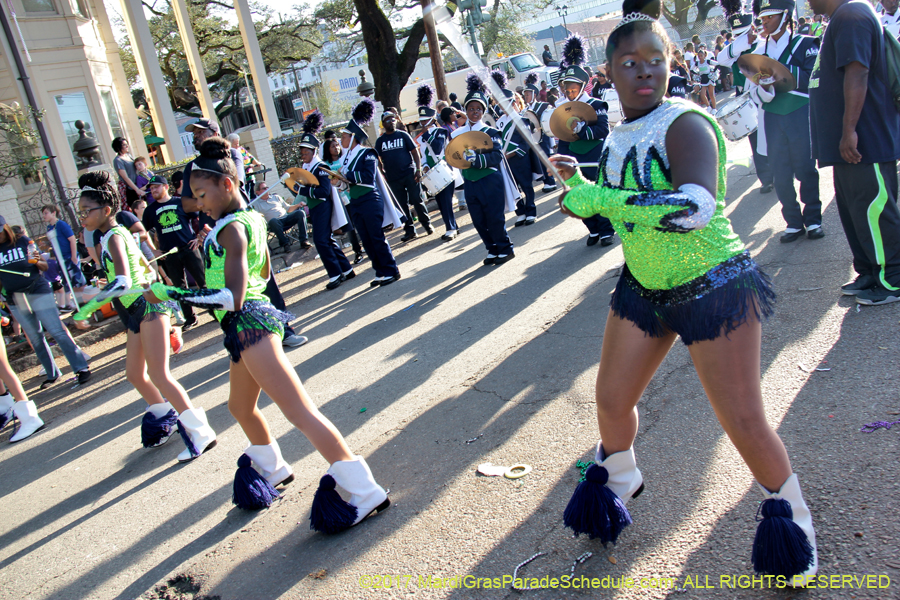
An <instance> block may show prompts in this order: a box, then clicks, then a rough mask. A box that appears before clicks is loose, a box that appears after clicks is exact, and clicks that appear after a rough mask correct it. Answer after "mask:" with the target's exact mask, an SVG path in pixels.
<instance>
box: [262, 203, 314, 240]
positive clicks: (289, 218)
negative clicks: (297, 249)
mask: <svg viewBox="0 0 900 600" xmlns="http://www.w3.org/2000/svg"><path fill="white" fill-rule="evenodd" d="M295 225H298V227H297V238H298V239H299V240H300V241H301V242H305V241H307V239H308V238H309V233H307V231H306V213H305V212H303V209H302V208H298V209H297V210H295V211H294V212H290V213H288V214H286V215H284V216H283V217H279V218H276V219H272V220H271V221H269V231H271V232H272V233H274V234H275V236H276V237H277V238H278V241H279V242H280V243H281V245H282V246H287V245H289V244H290V243H291V240H290V239H289V238H288V237H287V236H286V235H284V232H285V231H288V230H290V228H291V227H294V226H295Z"/></svg>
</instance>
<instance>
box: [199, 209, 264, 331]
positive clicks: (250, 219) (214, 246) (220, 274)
mask: <svg viewBox="0 0 900 600" xmlns="http://www.w3.org/2000/svg"><path fill="white" fill-rule="evenodd" d="M235 221H236V222H238V223H240V224H241V225H243V226H244V229H245V230H246V235H247V272H248V274H249V278H248V280H247V293H246V295H245V296H244V300H245V301H246V300H263V301H265V302H268V301H269V299H268V298H267V297H266V295H265V290H266V282H267V281H268V279H267V278H265V277H263V269H264V268H265V266H266V256H267V255H266V249H267V243H266V239H267V237H268V229H267V227H266V220H265V218H264V217H263V216H262V215H261V214H260V213H258V212H256V211H255V210H250V209H246V210H240V211H237V212H234V213H231V214H230V215H226V216H224V217H222V218H221V219H219V220H218V221H217V222H216V226H215V228H213V230H212V231H211V232H209V235H208V236H207V238H206V244H205V246H204V248H203V250H204V253H205V254H206V287H207V288H209V289H221V288H224V287H225V248H223V247H222V246H220V245H219V240H218V236H219V232H221V231H222V229H224V228H225V226H226V225H228V224H229V223H232V222H235ZM225 313H226V311H224V310H217V311H215V315H216V319H218V320H219V321H221V320H222V317H224V316H225Z"/></svg>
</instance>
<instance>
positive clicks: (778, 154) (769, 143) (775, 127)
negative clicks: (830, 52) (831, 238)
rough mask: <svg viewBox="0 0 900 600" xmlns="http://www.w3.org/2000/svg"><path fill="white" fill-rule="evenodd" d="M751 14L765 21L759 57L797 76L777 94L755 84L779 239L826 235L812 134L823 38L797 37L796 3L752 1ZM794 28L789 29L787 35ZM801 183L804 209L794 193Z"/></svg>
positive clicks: (761, 147)
mask: <svg viewBox="0 0 900 600" xmlns="http://www.w3.org/2000/svg"><path fill="white" fill-rule="evenodd" d="M753 12H754V13H755V14H756V15H757V16H759V17H760V18H761V19H762V23H763V30H764V33H765V35H766V36H767V37H766V41H765V43H762V42H761V43H759V44H757V46H756V50H754V53H755V54H762V55H764V56H768V57H770V58H774V59H775V60H777V61H778V62H780V63H782V64H783V65H785V66H786V67H787V68H788V69H789V70H790V72H791V74H793V76H794V79H795V80H796V82H797V87H796V88H795V89H794V90H791V91H790V92H776V91H775V89H774V88H773V87H772V85H771V84H766V83H765V81H761V82H760V83H761V84H762V85H756V86H753V88H752V89H751V91H750V94H751V96H753V97H754V98H755V99H756V100H759V103H760V104H761V105H762V108H763V111H765V119H764V122H765V126H764V127H763V126H761V129H762V132H761V133H764V135H759V136H757V142H758V144H759V147H758V149H759V152H760V153H761V154H765V155H766V156H768V158H769V164H770V165H771V166H772V172H773V175H774V182H775V194H776V195H777V196H778V200H779V201H780V202H781V214H782V216H783V217H784V220H785V222H786V223H787V227H786V228H785V230H784V234H782V236H781V238H780V241H781V242H783V243H790V242H793V241H795V240H797V239H799V238H801V237H803V234H804V231H805V232H806V237H808V238H809V239H811V240H816V239H820V238H823V237H825V231H824V230H823V229H822V201H821V200H820V198H819V171H818V170H816V161H815V160H813V158H812V149H811V146H810V144H811V142H810V133H809V93H808V92H809V76H810V73H812V69H813V66H814V65H815V63H816V57H817V56H818V54H819V40H817V39H815V38H814V37H810V36H805V35H795V34H794V20H793V17H792V15H793V12H794V0H754V3H753ZM789 30H790V31H789ZM795 177H796V178H797V179H798V180H799V181H800V201H801V202H803V209H802V211H801V209H800V205H799V204H798V203H797V192H796V190H795V189H794V178H795Z"/></svg>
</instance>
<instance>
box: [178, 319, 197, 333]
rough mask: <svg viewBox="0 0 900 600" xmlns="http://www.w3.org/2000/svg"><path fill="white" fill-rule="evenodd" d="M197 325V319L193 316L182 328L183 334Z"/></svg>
mask: <svg viewBox="0 0 900 600" xmlns="http://www.w3.org/2000/svg"><path fill="white" fill-rule="evenodd" d="M196 324H197V317H194V316H192V317H190V318H188V319H187V320H185V322H184V325H182V326H181V331H182V332H184V331H187V330H188V329H190V328H191V327H193V326H194V325H196Z"/></svg>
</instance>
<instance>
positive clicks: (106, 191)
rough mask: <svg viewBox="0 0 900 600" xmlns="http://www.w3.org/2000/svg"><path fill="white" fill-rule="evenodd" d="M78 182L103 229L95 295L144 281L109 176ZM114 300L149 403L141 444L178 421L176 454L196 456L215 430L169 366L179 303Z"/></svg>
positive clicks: (160, 439)
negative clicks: (102, 279)
mask: <svg viewBox="0 0 900 600" xmlns="http://www.w3.org/2000/svg"><path fill="white" fill-rule="evenodd" d="M78 185H79V187H80V188H81V198H80V199H79V206H80V208H81V211H80V217H81V223H82V225H83V226H84V227H85V228H86V229H92V230H99V231H100V232H101V233H102V234H103V237H102V238H101V240H100V246H101V264H102V267H103V269H104V271H106V278H107V281H109V284H108V285H107V286H106V287H105V288H104V290H103V292H104V293H102V294H101V295H100V296H99V297H101V298H102V297H103V296H105V295H106V294H108V293H110V292H120V291H122V290H129V289H132V288H133V287H137V286H146V285H148V284H149V283H150V280H149V274H150V273H151V271H150V270H149V268H147V267H145V266H144V265H143V264H141V259H142V258H143V255H142V253H141V250H140V248H138V246H137V244H136V243H135V241H134V237H132V235H131V233H130V232H129V231H128V230H127V229H125V228H124V227H122V226H121V225H119V224H118V223H117V222H116V218H115V216H116V212H117V210H118V207H119V200H118V198H119V196H118V193H117V192H116V189H115V188H114V187H113V185H112V183H111V182H110V180H109V176H108V175H107V174H106V173H104V172H102V171H101V172H96V173H87V174H85V175H82V176H81V177H80V178H79V179H78ZM112 302H113V305H114V306H115V308H116V311H117V312H118V313H119V315H120V316H121V317H122V321H123V322H124V323H125V325H126V328H127V332H126V334H127V336H128V337H127V340H126V354H125V375H126V377H127V378H128V381H130V382H131V384H132V385H134V387H135V389H137V391H138V392H139V393H140V394H141V396H143V398H144V400H145V401H146V402H147V404H148V405H149V406H148V407H147V410H146V412H145V413H144V418H143V421H142V423H141V439H142V442H143V444H144V447H145V448H150V447H156V446H161V445H162V444H164V443H165V442H166V441H168V439H169V437H170V436H171V435H172V433H174V429H175V426H176V424H177V428H178V432H179V433H180V434H181V437H182V439H183V440H184V442H185V446H187V448H186V449H185V450H184V451H182V452H181V454H179V455H178V460H179V461H180V462H186V461H189V460H193V459H195V458H197V457H198V456H200V455H201V454H202V453H203V452H205V451H206V450H208V449H209V448H212V447H213V446H214V445H215V444H216V434H215V432H214V431H213V430H212V428H211V427H210V426H209V422H208V421H207V419H206V413H205V412H204V411H203V409H202V408H194V406H193V405H192V404H191V400H190V398H188V395H187V392H186V391H185V390H184V388H183V387H182V386H181V384H179V383H178V381H176V380H175V378H174V377H173V376H172V373H171V371H169V330H170V323H169V320H170V318H171V317H172V316H173V315H174V314H175V311H176V310H177V307H176V306H175V304H174V303H173V302H165V303H162V304H152V303H149V302H147V301H146V300H145V299H144V298H143V296H142V295H141V294H140V293H133V294H127V295H123V296H119V297H117V298H114V299H113V301H112ZM101 304H103V302H102V301H97V300H96V299H95V300H92V301H91V302H88V303H87V304H86V305H85V306H84V307H82V309H81V310H80V311H78V313H76V315H75V317H74V318H75V319H76V320H84V319H87V318H88V317H90V315H91V313H92V312H94V311H95V310H97V308H99V307H100V305H101Z"/></svg>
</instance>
